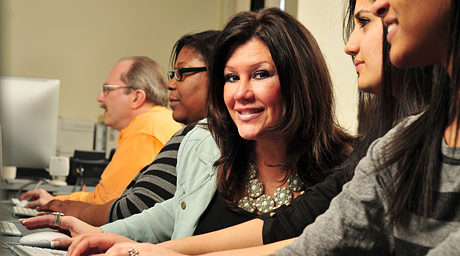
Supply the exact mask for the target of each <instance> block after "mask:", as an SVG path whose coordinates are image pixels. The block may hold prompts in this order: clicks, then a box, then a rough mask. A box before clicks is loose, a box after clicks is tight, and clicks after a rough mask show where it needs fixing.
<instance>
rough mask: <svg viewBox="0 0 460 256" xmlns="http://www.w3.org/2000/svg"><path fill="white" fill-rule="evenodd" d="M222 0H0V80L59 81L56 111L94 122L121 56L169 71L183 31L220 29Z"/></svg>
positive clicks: (230, 5) (229, 4)
mask: <svg viewBox="0 0 460 256" xmlns="http://www.w3.org/2000/svg"><path fill="white" fill-rule="evenodd" d="M234 6H235V3H234V2H233V1H226V0H193V1H189V0H168V1H162V0H130V1H126V0H78V1H73V0H40V1H36V0H1V2H0V19H1V20H0V22H1V23H0V24H1V28H0V35H1V42H2V45H1V55H0V57H1V58H0V59H1V63H2V70H1V74H2V75H8V76H26V77H45V78H57V79H60V80H61V90H60V104H59V114H60V115H61V116H63V117H65V118H72V119H82V120H91V121H93V122H95V121H96V120H97V116H98V115H100V114H102V113H103V112H102V110H101V109H100V108H99V106H98V103H97V102H96V97H97V95H98V94H99V92H100V91H101V86H102V84H103V82H104V81H105V79H106V77H107V75H108V73H109V71H110V69H111V68H112V67H113V66H114V65H115V63H116V62H117V61H118V59H119V58H120V57H123V56H128V55H146V56H149V57H151V58H153V59H155V60H157V61H158V62H159V63H160V64H161V65H162V66H163V67H164V69H165V71H167V70H169V68H170V67H169V57H170V53H171V49H172V46H173V44H174V43H175V42H176V40H177V39H179V37H181V36H182V35H184V34H186V33H191V32H199V31H202V30H207V29H220V28H221V27H222V25H223V24H224V23H225V22H226V21H227V19H228V17H229V16H231V15H233V14H234V13H235V10H234V8H235V7H234Z"/></svg>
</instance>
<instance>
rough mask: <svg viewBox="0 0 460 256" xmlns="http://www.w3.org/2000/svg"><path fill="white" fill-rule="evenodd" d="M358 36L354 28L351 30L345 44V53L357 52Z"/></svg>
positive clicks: (354, 53)
mask: <svg viewBox="0 0 460 256" xmlns="http://www.w3.org/2000/svg"><path fill="white" fill-rule="evenodd" d="M360 40H361V39H360V38H359V36H358V33H357V31H356V30H353V32H352V33H351V35H350V37H349V38H348V41H347V44H346V45H345V49H344V51H345V53H346V54H348V55H350V56H355V55H357V54H358V52H359V43H360Z"/></svg>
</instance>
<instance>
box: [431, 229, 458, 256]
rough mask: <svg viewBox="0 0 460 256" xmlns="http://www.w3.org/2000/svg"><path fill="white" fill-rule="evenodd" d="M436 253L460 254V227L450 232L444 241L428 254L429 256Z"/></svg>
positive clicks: (433, 255)
mask: <svg viewBox="0 0 460 256" xmlns="http://www.w3.org/2000/svg"><path fill="white" fill-rule="evenodd" d="M435 255H460V229H459V230H457V231H456V232H452V233H450V234H449V236H447V238H446V239H444V241H442V242H441V243H440V244H438V245H437V246H436V247H435V248H433V249H431V250H430V251H429V252H428V254H427V256H435Z"/></svg>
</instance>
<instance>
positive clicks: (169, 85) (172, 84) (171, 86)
mask: <svg viewBox="0 0 460 256" xmlns="http://www.w3.org/2000/svg"><path fill="white" fill-rule="evenodd" d="M166 88H168V90H170V91H172V90H175V89H176V78H174V77H173V78H172V79H171V80H169V82H168V83H167V84H166Z"/></svg>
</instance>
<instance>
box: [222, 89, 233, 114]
mask: <svg viewBox="0 0 460 256" xmlns="http://www.w3.org/2000/svg"><path fill="white" fill-rule="evenodd" d="M234 94H235V90H234V89H233V86H229V85H227V86H224V102H225V105H226V106H227V109H228V110H229V112H230V114H231V113H232V112H231V110H232V109H233V106H234V104H235V100H234V99H233V95H234Z"/></svg>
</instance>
